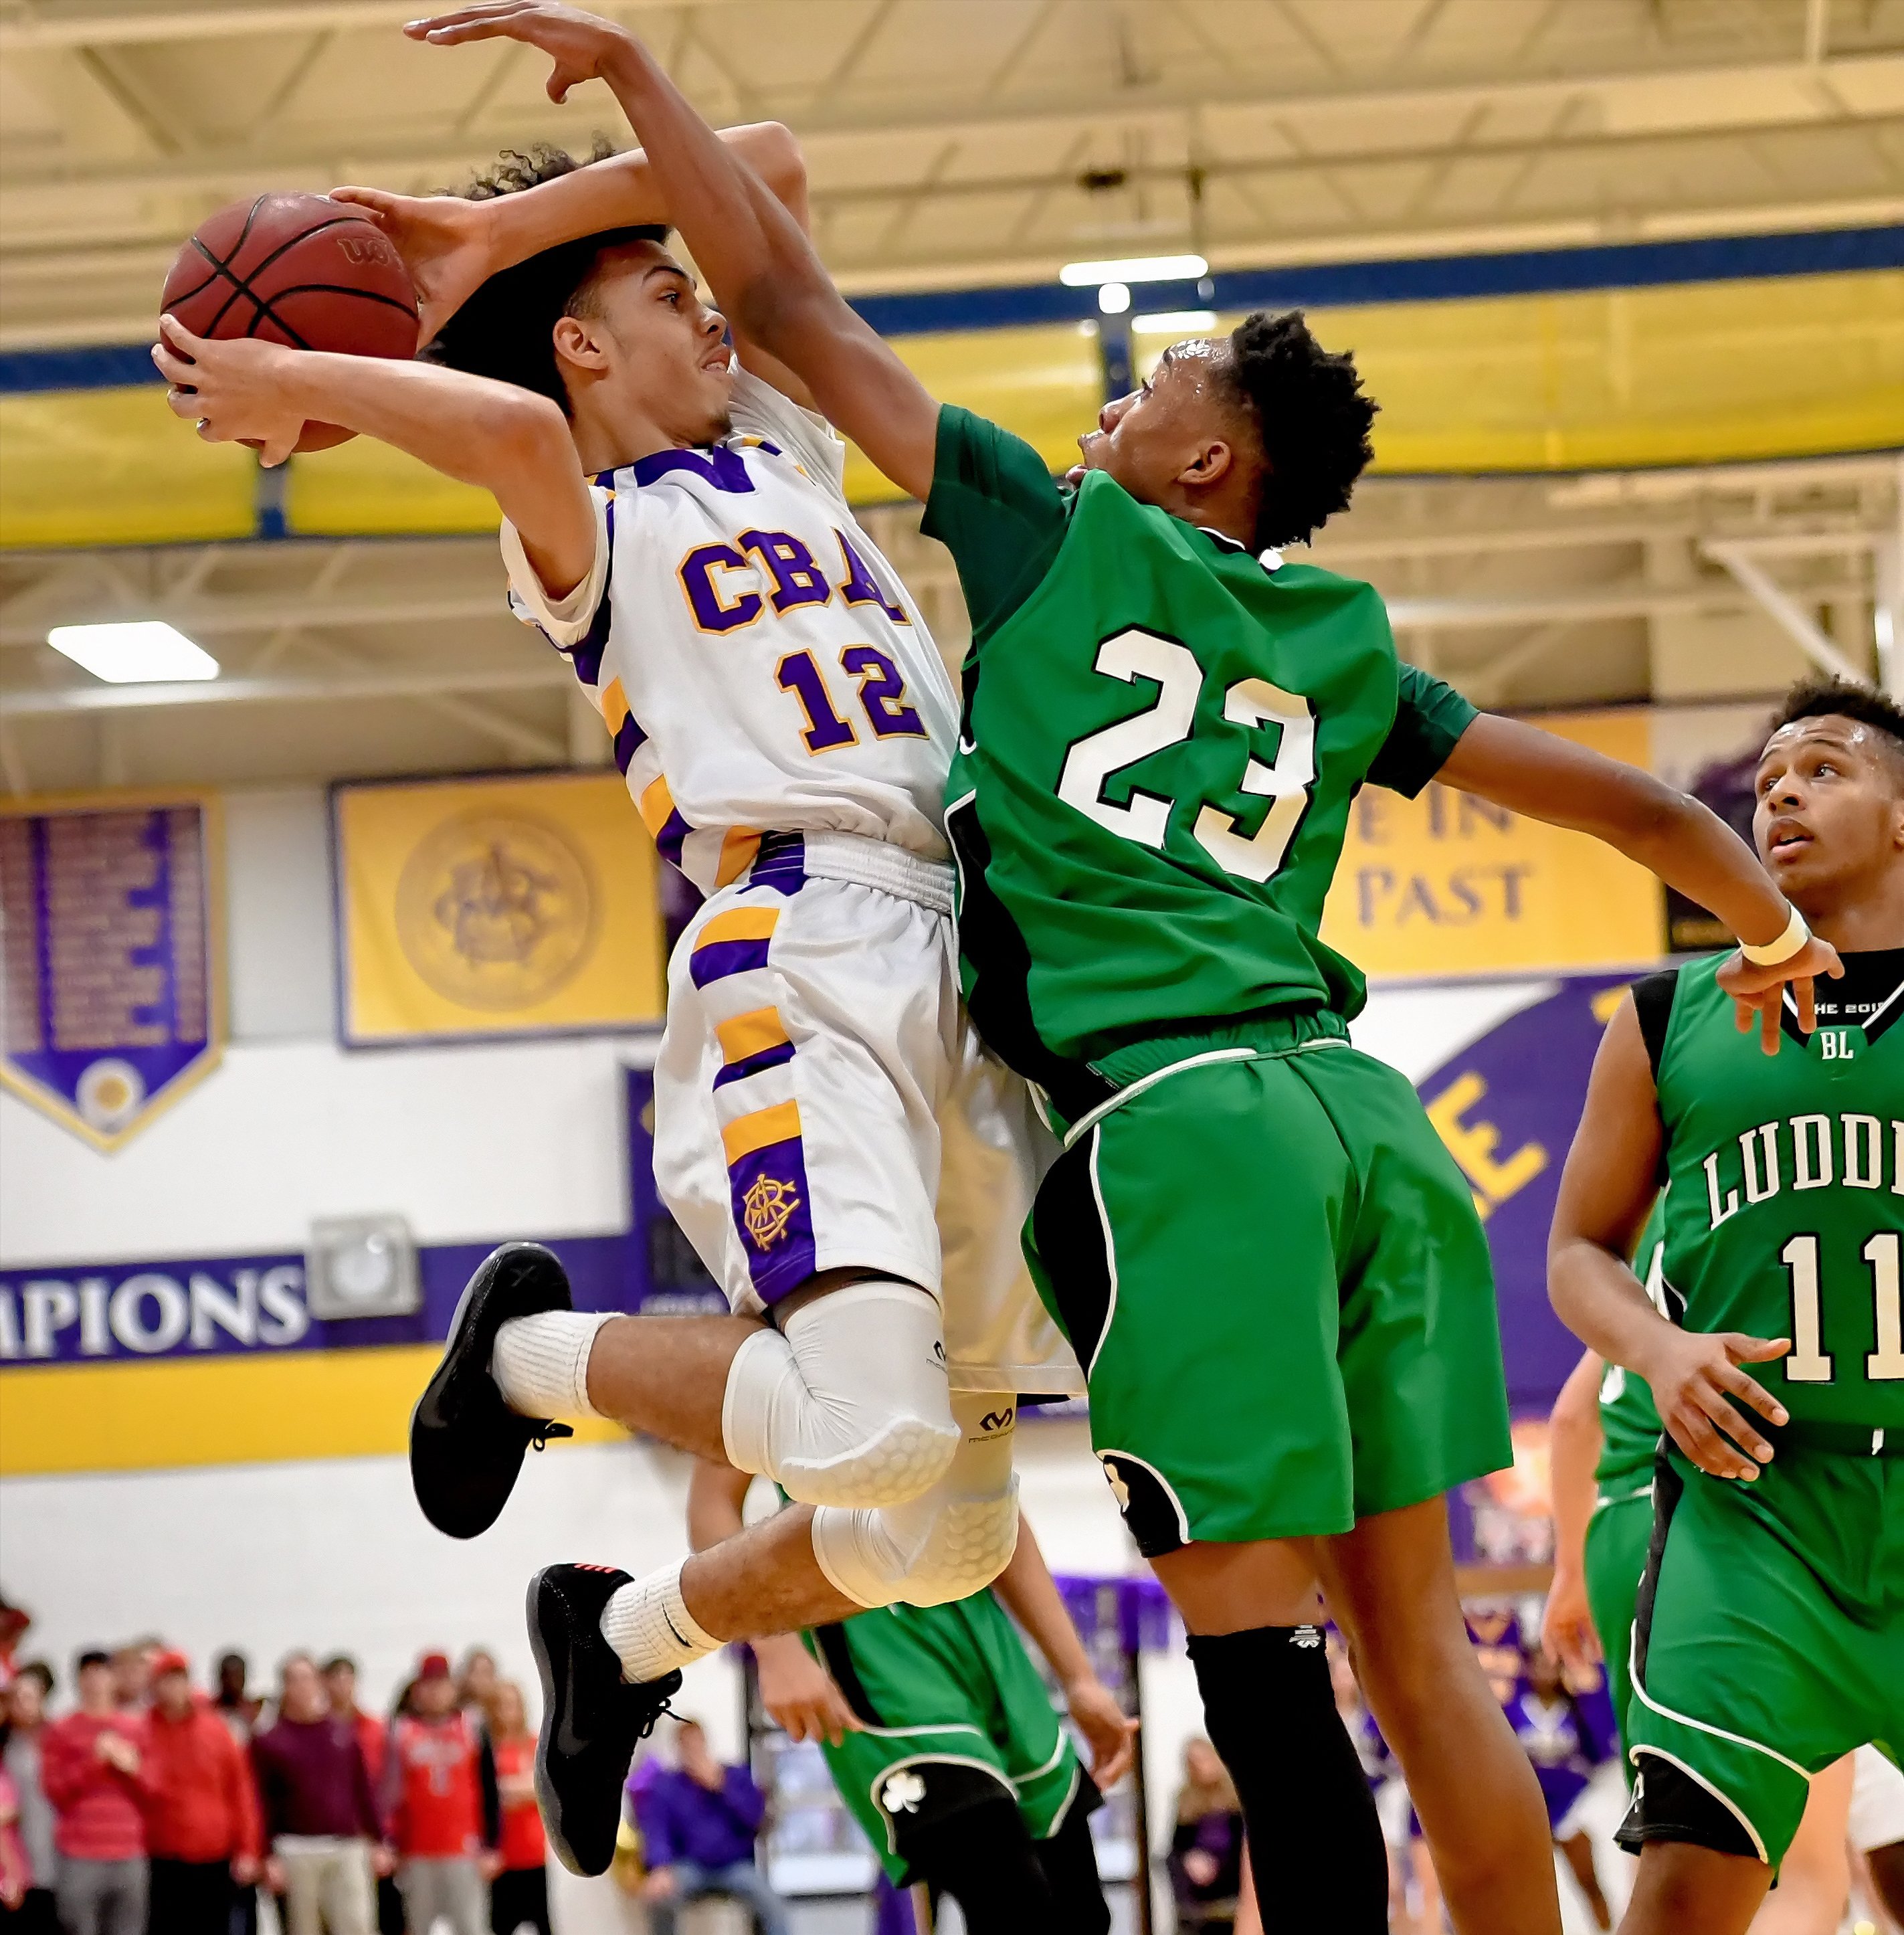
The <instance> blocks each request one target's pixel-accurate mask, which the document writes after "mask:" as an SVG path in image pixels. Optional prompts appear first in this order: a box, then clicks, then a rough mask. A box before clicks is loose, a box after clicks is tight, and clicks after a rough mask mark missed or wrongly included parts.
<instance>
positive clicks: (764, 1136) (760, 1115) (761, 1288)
mask: <svg viewBox="0 0 1904 1935" xmlns="http://www.w3.org/2000/svg"><path fill="white" fill-rule="evenodd" d="M721 1143H722V1146H723V1149H724V1150H725V1152H726V1156H727V1183H728V1190H729V1197H730V1200H731V1201H732V1205H733V1210H734V1226H735V1228H736V1229H737V1230H739V1232H740V1233H741V1242H742V1244H743V1245H744V1246H745V1248H746V1250H747V1273H748V1275H749V1276H750V1278H752V1280H753V1287H754V1290H755V1292H756V1294H757V1295H758V1296H759V1297H760V1299H761V1300H762V1303H772V1302H773V1301H774V1300H775V1299H776V1298H777V1297H784V1296H786V1294H787V1293H788V1291H791V1290H794V1289H797V1288H798V1287H799V1285H800V1284H803V1283H804V1282H805V1281H806V1280H807V1278H809V1277H810V1276H811V1275H813V1258H814V1255H815V1251H814V1248H813V1203H812V1192H811V1191H810V1190H809V1189H808V1188H807V1159H806V1150H805V1146H804V1143H802V1142H801V1135H800V1105H799V1104H798V1103H797V1102H791V1101H789V1102H777V1103H774V1106H772V1107H771V1108H768V1109H755V1110H753V1112H752V1113H750V1114H749V1115H738V1116H736V1117H735V1119H734V1120H733V1121H731V1122H729V1124H727V1126H726V1127H725V1128H724V1129H723V1130H722V1131H721Z"/></svg>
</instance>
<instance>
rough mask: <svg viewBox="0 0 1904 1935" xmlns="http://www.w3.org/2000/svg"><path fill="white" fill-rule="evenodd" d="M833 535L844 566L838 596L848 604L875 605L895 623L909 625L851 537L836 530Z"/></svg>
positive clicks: (901, 608)
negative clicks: (844, 572) (838, 542)
mask: <svg viewBox="0 0 1904 1935" xmlns="http://www.w3.org/2000/svg"><path fill="white" fill-rule="evenodd" d="M833 535H834V536H835V537H836V538H837V539H839V540H840V557H841V559H842V560H843V562H844V563H845V565H846V583H845V584H843V585H841V586H840V598H841V599H842V600H843V602H846V604H849V605H877V606H878V607H879V608H880V610H881V611H883V612H884V613H885V614H886V616H887V617H889V618H890V619H891V620H892V622H893V623H895V625H910V623H912V622H913V621H912V620H911V619H910V618H909V617H907V615H906V611H905V608H904V606H903V605H895V604H892V603H891V602H889V600H888V599H887V597H886V593H884V592H883V591H882V590H880V582H879V580H878V579H877V578H875V577H874V575H873V574H872V572H871V571H869V570H868V569H867V566H866V560H864V558H863V557H861V556H860V554H859V553H858V550H857V549H856V548H855V546H854V545H853V542H852V539H850V538H849V537H848V536H846V533H845V532H844V531H838V530H836V531H835V532H834V533H833Z"/></svg>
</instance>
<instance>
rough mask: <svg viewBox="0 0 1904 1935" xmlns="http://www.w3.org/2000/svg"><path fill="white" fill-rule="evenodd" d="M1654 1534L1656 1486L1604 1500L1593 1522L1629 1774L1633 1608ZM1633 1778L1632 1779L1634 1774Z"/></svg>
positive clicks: (1595, 1574) (1598, 1616)
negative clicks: (1654, 1495)
mask: <svg viewBox="0 0 1904 1935" xmlns="http://www.w3.org/2000/svg"><path fill="white" fill-rule="evenodd" d="M1652 1535H1653V1493H1652V1486H1651V1485H1650V1484H1647V1485H1643V1486H1642V1487H1640V1488H1639V1489H1638V1490H1634V1491H1630V1492H1629V1491H1625V1490H1622V1491H1621V1492H1619V1493H1616V1494H1615V1495H1614V1496H1613V1497H1611V1498H1607V1497H1603V1498H1602V1499H1601V1501H1600V1502H1599V1503H1598V1504H1597V1505H1595V1507H1594V1509H1593V1516H1592V1517H1591V1518H1590V1519H1589V1520H1587V1529H1586V1589H1587V1604H1588V1607H1589V1608H1590V1610H1592V1614H1593V1626H1594V1630H1595V1632H1597V1633H1598V1634H1599V1635H1600V1645H1601V1651H1602V1652H1603V1653H1605V1655H1606V1659H1607V1667H1606V1670H1607V1698H1609V1699H1610V1700H1611V1701H1613V1722H1614V1724H1615V1725H1616V1726H1617V1727H1618V1728H1619V1733H1620V1755H1621V1763H1620V1764H1621V1767H1622V1771H1627V1769H1626V1761H1625V1754H1626V1705H1627V1702H1628V1701H1629V1700H1630V1699H1631V1698H1632V1697H1633V1677H1632V1658H1633V1609H1634V1606H1635V1604H1637V1601H1638V1600H1639V1597H1640V1574H1642V1573H1643V1572H1644V1571H1646V1547H1647V1546H1648V1545H1649V1544H1650V1543H1651V1541H1652ZM1628 1779H1629V1780H1630V1779H1631V1773H1630V1771H1628Z"/></svg>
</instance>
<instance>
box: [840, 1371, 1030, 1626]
mask: <svg viewBox="0 0 1904 1935" xmlns="http://www.w3.org/2000/svg"><path fill="white" fill-rule="evenodd" d="M1017 1408H1018V1407H1017V1403H1016V1400H1015V1399H1013V1398H1012V1396H1010V1395H1009V1393H1006V1394H1003V1395H1001V1394H998V1393H990V1394H986V1393H968V1392H964V1391H956V1392H955V1393H953V1394H952V1415H953V1417H955V1419H956V1420H958V1426H959V1438H960V1441H959V1447H958V1456H957V1457H955V1459H954V1460H952V1469H951V1470H950V1471H949V1472H947V1473H946V1475H945V1476H944V1477H943V1478H941V1479H940V1481H939V1482H938V1484H936V1485H934V1487H932V1489H931V1490H930V1491H928V1492H926V1493H923V1494H922V1495H921V1496H919V1497H918V1498H916V1499H908V1500H907V1502H905V1503H904V1504H903V1505H888V1506H886V1507H885V1508H883V1509H881V1510H880V1511H865V1510H863V1509H862V1510H860V1511H843V1510H840V1509H839V1508H837V1507H832V1506H822V1507H821V1508H820V1509H819V1511H816V1512H815V1513H814V1514H813V1556H814V1558H815V1559H817V1560H818V1561H819V1568H820V1570H821V1571H822V1572H824V1573H825V1574H826V1576H827V1577H828V1580H831V1582H832V1583H833V1584H834V1586H837V1588H838V1589H840V1591H841V1592H843V1593H845V1594H846V1597H847V1598H849V1599H851V1600H852V1601H855V1603H856V1604H859V1605H862V1606H868V1607H871V1606H889V1605H891V1604H893V1602H894V1601H895V1600H903V1601H905V1603H906V1604H908V1605H913V1606H938V1605H943V1604H947V1603H948V1602H949V1601H952V1600H954V1599H963V1598H969V1597H970V1595H972V1594H973V1593H974V1592H977V1591H979V1589H980V1588H981V1587H982V1586H989V1585H990V1584H991V1582H992V1580H994V1579H995V1578H997V1577H998V1575H999V1574H1000V1572H1002V1571H1004V1569H1005V1567H1006V1565H1007V1563H1008V1562H1009V1560H1010V1559H1011V1556H1012V1551H1013V1550H1014V1548H1015V1547H1016V1545H1017V1544H1018V1479H1017V1478H1016V1476H1015V1475H1014V1473H1013V1472H1012V1434H1013V1432H1014V1430H1015V1428H1016V1413H1017Z"/></svg>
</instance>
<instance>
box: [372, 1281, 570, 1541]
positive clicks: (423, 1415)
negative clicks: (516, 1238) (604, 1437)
mask: <svg viewBox="0 0 1904 1935" xmlns="http://www.w3.org/2000/svg"><path fill="white" fill-rule="evenodd" d="M574 1307H575V1301H574V1299H573V1298H572V1297H571V1296H570V1295H569V1278H568V1274H567V1272H566V1271H565V1270H564V1269H563V1267H562V1264H561V1261H560V1259H559V1258H558V1257H557V1256H556V1254H555V1253H554V1251H552V1250H545V1249H544V1248H543V1247H542V1245H541V1244H540V1243H505V1244H504V1245H502V1248H500V1249H499V1250H495V1251H491V1252H490V1254H489V1255H488V1256H487V1257H484V1260H483V1261H482V1263H481V1265H480V1266H478V1269H477V1271H476V1273H475V1275H474V1276H472V1278H470V1279H469V1286H468V1287H467V1288H466V1289H465V1291H463V1298H462V1301H461V1302H460V1303H458V1304H457V1306H456V1315H455V1316H454V1317H453V1318H451V1320H450V1334H449V1339H448V1342H447V1343H445V1345H444V1346H443V1355H442V1361H441V1362H440V1363H439V1364H438V1365H437V1366H436V1375H434V1376H433V1377H432V1378H430V1381H429V1383H428V1384H427V1385H425V1386H424V1393H423V1395H422V1396H421V1397H420V1398H418V1399H417V1407H416V1409H415V1411H412V1413H411V1414H410V1483H411V1484H412V1487H414V1488H415V1492H416V1495H417V1503H418V1505H421V1507H422V1508H423V1515H424V1517H425V1518H427V1520H429V1521H430V1523H431V1524H432V1525H433V1526H435V1527H436V1529H437V1530H438V1531H439V1532H448V1534H449V1535H450V1536H451V1538H475V1536H476V1535H477V1534H478V1532H487V1530H488V1529H490V1526H493V1524H494V1523H496V1517H497V1514H499V1513H500V1512H501V1511H502V1508H503V1506H504V1505H505V1504H507V1503H508V1497H509V1494H510V1493H511V1491H512V1490H514V1488H515V1482H516V1475H517V1473H518V1472H521V1469H522V1461H523V1458H524V1455H525V1454H527V1451H528V1450H529V1447H530V1445H531V1444H533V1445H535V1446H536V1448H537V1449H538V1450H540V1449H541V1447H542V1446H543V1445H544V1444H545V1443H547V1442H548V1440H549V1439H550V1438H572V1437H573V1436H574V1435H575V1433H574V1432H573V1431H572V1429H571V1428H570V1427H569V1426H568V1425H566V1424H557V1423H554V1422H553V1421H552V1420H550V1419H548V1418H546V1417H523V1416H522V1415H521V1414H520V1413H518V1412H516V1411H511V1409H510V1408H509V1407H508V1405H507V1404H506V1403H505V1402H504V1401H503V1397H502V1390H501V1389H500V1387H499V1386H498V1385H497V1384H496V1380H495V1378H494V1377H493V1376H492V1375H490V1368H489V1360H490V1354H491V1353H492V1352H493V1351H494V1350H495V1348H496V1333H497V1331H499V1330H501V1329H502V1326H503V1325H504V1324H506V1323H508V1321H509V1320H510V1318H512V1317H533V1316H535V1315H538V1314H539V1312H542V1311H545V1310H570V1309H573V1308H574Z"/></svg>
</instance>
